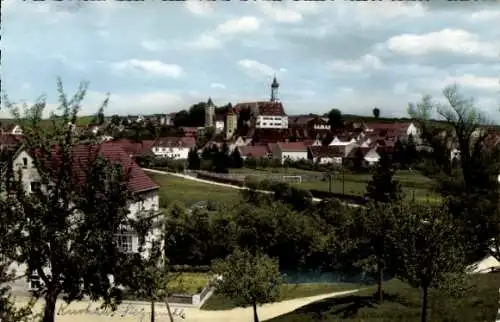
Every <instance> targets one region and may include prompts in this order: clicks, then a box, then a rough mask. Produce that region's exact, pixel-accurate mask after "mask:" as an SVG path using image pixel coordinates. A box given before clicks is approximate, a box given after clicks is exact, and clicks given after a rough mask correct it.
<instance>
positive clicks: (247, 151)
mask: <svg viewBox="0 0 500 322" xmlns="http://www.w3.org/2000/svg"><path fill="white" fill-rule="evenodd" d="M239 150H240V153H241V155H242V156H246V157H254V158H262V157H265V156H266V155H267V154H268V153H270V151H269V148H268V146H267V145H248V146H241V147H239Z"/></svg>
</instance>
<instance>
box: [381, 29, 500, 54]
mask: <svg viewBox="0 0 500 322" xmlns="http://www.w3.org/2000/svg"><path fill="white" fill-rule="evenodd" d="M386 46H387V48H388V49H389V50H390V51H392V52H394V53H400V54H406V55H426V54H432V53H437V52H445V53H446V52H448V53H455V54H466V55H477V56H484V57H497V56H498V53H499V52H500V42H496V43H492V42H481V40H480V39H479V36H478V35H476V34H473V33H470V32H468V31H466V30H462V29H448V28H447V29H443V30H441V31H435V32H430V33H427V34H420V35H419V34H402V35H399V36H394V37H392V38H390V39H389V40H388V41H387V42H386Z"/></svg>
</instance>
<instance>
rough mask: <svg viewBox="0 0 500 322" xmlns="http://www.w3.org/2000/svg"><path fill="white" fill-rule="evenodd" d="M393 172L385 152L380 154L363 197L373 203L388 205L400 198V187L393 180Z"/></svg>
mask: <svg viewBox="0 0 500 322" xmlns="http://www.w3.org/2000/svg"><path fill="white" fill-rule="evenodd" d="M393 176H394V170H393V169H392V164H391V160H390V158H389V156H388V154H387V153H386V152H381V156H380V160H379V161H378V164H377V167H376V168H375V171H374V173H373V176H372V180H371V181H370V182H368V185H367V186H366V194H365V196H366V197H367V198H368V199H370V200H372V201H374V202H382V203H388V202H391V201H395V200H398V199H400V198H401V186H400V184H399V182H397V181H396V180H394V179H393Z"/></svg>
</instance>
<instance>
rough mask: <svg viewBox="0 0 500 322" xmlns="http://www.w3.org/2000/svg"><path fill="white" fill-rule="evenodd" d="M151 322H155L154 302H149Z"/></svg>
mask: <svg viewBox="0 0 500 322" xmlns="http://www.w3.org/2000/svg"><path fill="white" fill-rule="evenodd" d="M151 322H155V300H151Z"/></svg>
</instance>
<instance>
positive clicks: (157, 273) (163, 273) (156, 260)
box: [117, 218, 178, 322]
mask: <svg viewBox="0 0 500 322" xmlns="http://www.w3.org/2000/svg"><path fill="white" fill-rule="evenodd" d="M137 225H138V226H139V227H136V230H137V231H139V232H140V235H139V238H140V239H141V242H140V243H139V244H140V247H139V252H138V253H135V254H132V255H131V256H129V257H128V258H127V260H126V261H125V264H124V265H123V267H122V269H121V271H120V272H119V273H120V275H119V277H118V278H117V281H119V282H120V284H122V285H124V286H126V287H127V288H128V290H129V291H130V292H132V293H133V294H134V295H136V296H137V297H138V298H140V299H147V300H149V301H150V304H151V320H150V321H151V322H154V321H155V314H154V312H155V302H158V301H165V304H166V306H167V313H168V315H169V318H170V322H174V317H173V314H172V311H171V310H170V305H169V303H168V296H169V295H170V294H169V293H170V289H169V282H171V281H172V280H174V279H175V278H177V277H178V274H176V273H172V272H170V270H169V267H168V263H167V259H166V258H165V256H164V255H165V249H164V243H163V242H162V241H163V240H165V238H166V236H165V230H164V227H163V225H164V221H163V220H156V222H155V221H153V220H148V219H147V218H146V219H145V220H142V221H141V222H140V223H137ZM154 230H159V232H158V234H157V236H151V237H150V240H149V242H148V243H147V242H146V238H148V233H149V232H150V231H154ZM143 252H144V253H146V254H147V256H143V255H142V254H141V253H143Z"/></svg>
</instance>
